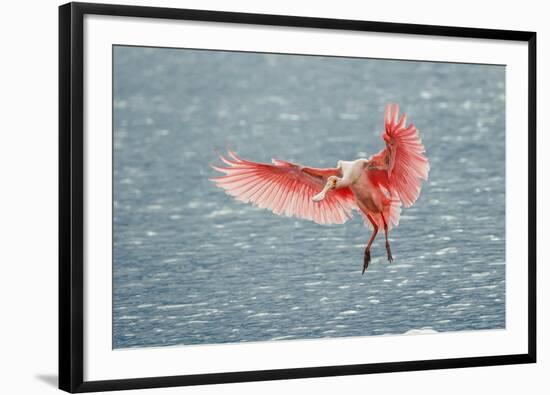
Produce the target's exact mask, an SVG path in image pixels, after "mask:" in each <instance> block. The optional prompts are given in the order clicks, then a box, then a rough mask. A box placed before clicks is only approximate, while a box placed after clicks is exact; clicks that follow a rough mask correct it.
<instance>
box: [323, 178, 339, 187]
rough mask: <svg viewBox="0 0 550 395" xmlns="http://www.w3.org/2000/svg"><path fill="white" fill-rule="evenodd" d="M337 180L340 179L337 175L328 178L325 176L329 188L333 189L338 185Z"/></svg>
mask: <svg viewBox="0 0 550 395" xmlns="http://www.w3.org/2000/svg"><path fill="white" fill-rule="evenodd" d="M339 181H340V179H339V178H338V177H336V176H330V177H329V178H327V183H326V185H328V188H329V189H335V188H336V187H337V186H338V182H339Z"/></svg>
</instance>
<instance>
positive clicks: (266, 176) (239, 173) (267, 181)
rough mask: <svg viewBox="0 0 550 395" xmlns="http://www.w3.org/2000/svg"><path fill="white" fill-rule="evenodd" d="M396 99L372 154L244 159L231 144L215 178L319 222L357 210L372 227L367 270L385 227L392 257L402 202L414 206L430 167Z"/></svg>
mask: <svg viewBox="0 0 550 395" xmlns="http://www.w3.org/2000/svg"><path fill="white" fill-rule="evenodd" d="M398 112H399V107H398V106H397V104H394V105H393V106H391V105H390V104H388V105H387V106H386V112H385V116H384V126H385V130H384V132H382V135H381V137H382V139H383V140H384V142H385V143H386V147H385V148H384V149H382V150H381V151H380V152H378V153H377V154H375V155H372V156H371V157H370V158H369V159H362V158H361V159H356V160H354V161H342V160H341V161H338V163H337V165H336V167H334V168H315V167H307V166H302V165H300V164H297V163H291V162H286V161H283V160H278V159H272V162H273V164H268V163H257V162H252V161H249V160H245V159H241V158H239V157H238V156H237V154H235V153H234V152H233V151H231V150H228V154H229V158H226V157H224V156H222V155H220V159H221V160H222V161H223V162H224V163H225V164H226V165H227V167H220V166H214V165H212V167H213V168H214V169H215V170H218V171H220V172H222V173H224V174H225V175H223V176H220V177H215V178H212V179H211V180H212V181H213V182H215V183H216V185H218V186H219V187H221V188H223V189H225V192H226V193H227V194H229V195H231V196H233V197H235V198H236V199H237V200H239V201H242V202H245V203H252V204H254V205H256V206H258V207H261V208H266V209H269V210H271V211H273V213H275V214H277V215H285V216H287V217H290V216H295V217H298V218H303V219H308V220H311V221H314V222H316V223H318V224H321V225H324V224H343V223H344V222H346V221H347V220H348V219H350V218H351V216H352V210H354V209H356V210H358V211H359V212H360V213H361V215H362V216H363V219H364V222H365V224H367V225H369V226H370V227H371V228H372V234H371V237H370V239H369V241H368V243H367V246H366V248H365V253H364V258H363V273H365V270H366V269H367V267H368V265H369V262H370V260H371V257H370V250H371V245H372V243H373V241H374V239H375V237H376V235H377V233H378V229H379V228H383V229H384V233H385V237H386V253H387V257H388V261H390V262H392V261H393V257H392V254H391V249H390V242H389V240H388V231H389V230H390V229H391V228H392V226H397V225H398V223H399V216H400V213H401V204H403V206H405V207H410V206H412V205H413V203H414V202H415V201H416V199H417V198H418V195H419V194H420V188H421V183H422V180H427V179H428V171H429V169H430V166H429V163H428V159H427V158H426V156H425V155H424V152H425V151H424V146H423V145H422V142H421V140H420V137H419V136H418V131H417V129H416V127H415V126H414V125H413V124H410V125H408V126H407V125H406V114H403V115H402V116H401V117H400V118H398Z"/></svg>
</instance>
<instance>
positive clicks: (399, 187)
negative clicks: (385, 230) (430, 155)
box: [369, 104, 430, 207]
mask: <svg viewBox="0 0 550 395" xmlns="http://www.w3.org/2000/svg"><path fill="white" fill-rule="evenodd" d="M398 113H399V107H398V106H397V104H394V105H393V107H392V106H391V105H390V104H388V105H387V106H386V113H385V115H384V126H385V131H384V133H382V138H383V139H384V141H385V142H386V148H384V149H383V150H382V151H380V152H379V153H378V154H376V155H373V156H372V157H371V158H370V159H369V161H371V162H372V168H373V170H372V171H369V177H370V179H371V181H373V182H374V183H375V184H379V185H382V186H383V187H384V188H386V189H388V190H389V191H390V192H395V193H397V195H398V196H399V198H400V199H401V201H402V202H403V205H404V206H405V207H410V206H412V205H413V203H414V202H415V201H416V199H417V198H418V195H419V194H420V188H421V186H422V180H427V179H428V172H429V171H430V165H429V163H428V159H427V158H426V156H425V155H424V152H425V150H424V145H422V141H421V140H420V137H419V136H418V130H417V129H416V127H415V126H414V125H413V124H410V125H408V126H407V125H406V123H407V115H406V114H403V115H402V116H401V117H400V118H399V119H398Z"/></svg>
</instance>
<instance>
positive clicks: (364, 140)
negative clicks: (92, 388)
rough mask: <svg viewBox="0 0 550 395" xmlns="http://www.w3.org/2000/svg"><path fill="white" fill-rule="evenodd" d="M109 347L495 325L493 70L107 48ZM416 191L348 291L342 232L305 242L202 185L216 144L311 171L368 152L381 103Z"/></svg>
mask: <svg viewBox="0 0 550 395" xmlns="http://www.w3.org/2000/svg"><path fill="white" fill-rule="evenodd" d="M114 54H115V59H114V218H113V221H114V223H113V226H114V248H113V259H114V261H113V266H114V283H113V285H114V291H113V309H114V328H113V333H114V336H113V346H114V347H115V348H123V347H146V346H161V345H178V344H182V345H183V344H208V343H226V342H243V341H267V340H277V339H304V338H322V337H340V336H370V335H377V334H402V333H406V332H410V333H412V332H416V331H418V330H422V331H439V332H444V331H458V330H476V329H492V328H503V327H504V325H505V262H504V259H505V254H504V252H505V234H504V231H505V229H504V224H505V218H504V215H505V183H504V175H505V169H504V147H505V141H504V138H505V130H504V128H505V124H504V120H505V102H504V89H505V86H504V80H505V69H504V67H503V66H487V65H464V64H445V63H428V62H403V61H401V62H400V61H386V60H368V59H346V58H326V57H325V58H323V57H313V56H289V55H267V54H244V53H228V52H213V51H191V50H177V49H152V48H133V47H116V48H115V52H114ZM389 101H396V102H398V103H400V105H401V107H402V108H403V109H404V110H405V111H407V113H408V114H409V119H410V120H411V121H413V122H414V123H415V124H416V126H417V127H418V128H419V130H420V134H421V137H422V139H423V142H424V144H425V146H426V150H427V155H428V157H429V159H430V164H431V172H430V179H429V181H428V182H427V183H426V184H425V185H424V187H423V190H422V194H421V196H420V198H419V200H418V201H417V203H416V204H415V205H414V206H413V207H412V208H409V209H404V210H403V212H402V216H401V222H400V225H399V227H398V228H396V229H394V230H393V231H392V233H391V242H392V248H393V253H394V258H395V261H394V263H393V264H389V263H388V262H387V261H386V259H385V251H384V244H383V237H380V238H379V239H377V240H376V242H375V243H374V246H373V251H372V254H373V262H372V263H371V265H370V267H369V269H368V271H367V273H366V274H365V275H364V276H362V275H361V268H362V260H363V249H364V247H365V244H366V242H367V240H368V237H369V235H370V231H369V230H368V228H365V227H364V226H363V224H362V220H361V218H360V217H359V215H355V218H354V219H353V220H352V221H350V222H348V223H346V224H345V225H332V226H320V225H317V224H315V223H313V222H308V221H304V220H297V219H293V218H286V217H278V216H275V215H274V214H272V213H271V212H269V211H265V210H260V209H257V208H255V207H252V206H250V205H245V204H242V203H239V202H237V201H235V200H233V199H232V198H231V197H229V196H227V195H225V194H224V192H223V191H222V190H221V189H218V188H216V187H215V186H214V185H213V184H212V183H211V182H210V181H209V180H208V177H212V176H214V175H216V174H215V171H214V170H212V169H211V168H210V167H209V166H208V164H209V163H216V156H215V153H214V150H223V149H224V148H225V146H226V144H229V145H230V146H231V147H232V148H233V149H235V150H236V151H237V152H238V153H239V154H240V155H242V156H243V157H245V158H249V159H252V160H257V161H269V160H270V159H271V158H272V157H276V158H281V159H287V160H291V161H296V162H300V163H302V164H307V165H310V166H334V165H335V163H336V161H337V160H339V159H343V160H348V159H355V158H357V157H361V156H368V155H370V154H372V153H374V152H377V151H378V150H379V149H381V148H382V146H383V143H382V141H381V140H380V137H379V135H380V132H381V130H382V125H383V123H382V120H383V110H384V105H385V103H386V102H389Z"/></svg>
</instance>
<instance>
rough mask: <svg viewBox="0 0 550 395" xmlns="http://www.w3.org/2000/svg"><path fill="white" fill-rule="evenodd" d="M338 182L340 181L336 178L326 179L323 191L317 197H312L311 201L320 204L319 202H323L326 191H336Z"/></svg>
mask: <svg viewBox="0 0 550 395" xmlns="http://www.w3.org/2000/svg"><path fill="white" fill-rule="evenodd" d="M340 181H341V179H340V178H338V177H336V176H330V177H329V178H327V182H326V184H325V187H324V188H323V190H322V191H321V192H319V193H318V194H317V195H315V196H313V197H312V200H313V201H314V202H320V201H321V200H323V199H324V198H325V195H326V194H327V192H328V191H330V190H331V189H336V188H337V187H338V184H339V182H340Z"/></svg>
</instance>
